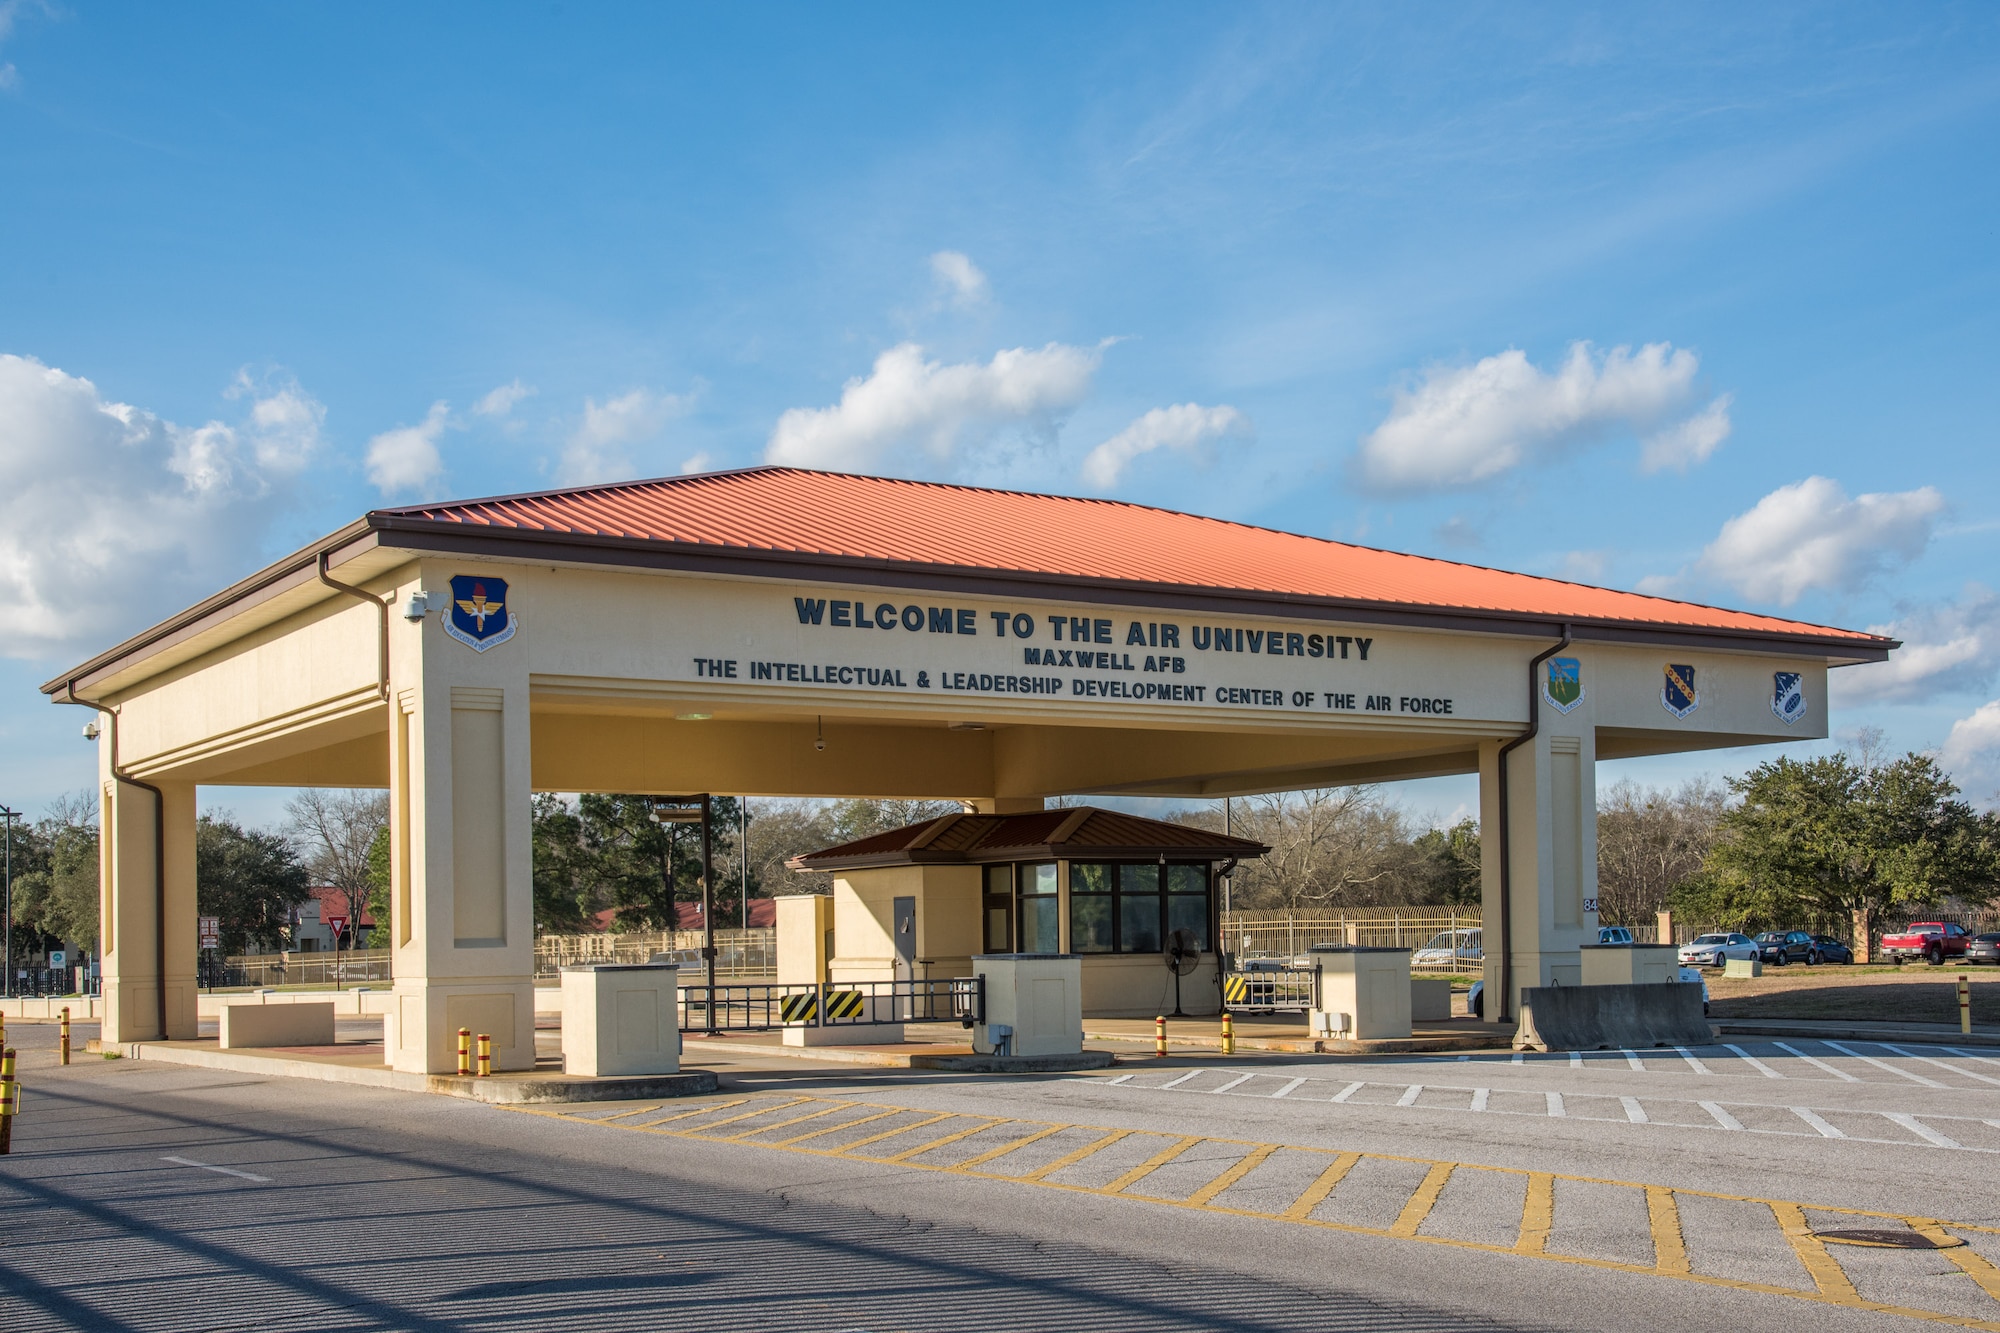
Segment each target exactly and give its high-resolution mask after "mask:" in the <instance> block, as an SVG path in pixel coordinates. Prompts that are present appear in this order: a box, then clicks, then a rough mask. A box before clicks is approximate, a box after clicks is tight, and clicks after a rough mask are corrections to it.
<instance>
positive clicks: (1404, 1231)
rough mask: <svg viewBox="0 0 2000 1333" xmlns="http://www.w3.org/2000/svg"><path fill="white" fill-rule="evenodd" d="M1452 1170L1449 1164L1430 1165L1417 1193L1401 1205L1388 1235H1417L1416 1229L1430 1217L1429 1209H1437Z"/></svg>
mask: <svg viewBox="0 0 2000 1333" xmlns="http://www.w3.org/2000/svg"><path fill="white" fill-rule="evenodd" d="M1452 1170H1453V1166H1452V1164H1451V1163H1450V1162H1436V1163H1433V1164H1432V1166H1431V1169H1430V1170H1428V1171H1426V1172H1424V1179H1423V1183H1422V1184H1420V1185H1418V1186H1417V1192H1416V1193H1415V1194H1412V1195H1411V1196H1410V1201H1409V1202H1408V1203H1406V1204H1404V1205H1403V1211H1402V1212H1401V1213H1400V1214H1398V1215H1397V1218H1396V1221H1395V1224H1394V1225H1392V1226H1391V1227H1390V1228H1389V1234H1390V1235H1392V1236H1414V1235H1416V1234H1417V1228H1418V1227H1421V1226H1422V1225H1423V1224H1424V1219H1425V1218H1427V1217H1429V1216H1430V1215H1431V1209H1433V1208H1435V1207H1437V1201H1438V1195H1440V1194H1442V1193H1444V1186H1445V1182H1446V1181H1448V1180H1450V1179H1451V1173H1452Z"/></svg>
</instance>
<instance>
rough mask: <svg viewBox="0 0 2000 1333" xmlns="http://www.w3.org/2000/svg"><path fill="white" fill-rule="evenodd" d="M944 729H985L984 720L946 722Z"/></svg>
mask: <svg viewBox="0 0 2000 1333" xmlns="http://www.w3.org/2000/svg"><path fill="white" fill-rule="evenodd" d="M945 730H947V731H984V730H986V724H985V723H984V722H948V723H946V724H945Z"/></svg>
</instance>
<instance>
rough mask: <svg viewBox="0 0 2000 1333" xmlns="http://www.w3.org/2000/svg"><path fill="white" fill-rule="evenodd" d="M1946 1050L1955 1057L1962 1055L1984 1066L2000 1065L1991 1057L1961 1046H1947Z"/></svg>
mask: <svg viewBox="0 0 2000 1333" xmlns="http://www.w3.org/2000/svg"><path fill="white" fill-rule="evenodd" d="M1944 1049H1945V1050H1947V1051H1950V1052H1951V1053H1952V1054H1953V1055H1962V1056H1964V1057H1965V1058H1966V1059H1968V1060H1977V1061H1979V1063H1980V1064H1983V1065H2000V1060H1995V1059H1994V1058H1993V1057H1992V1056H1990V1055H1979V1054H1976V1053H1974V1052H1972V1051H1968V1050H1966V1049H1965V1048H1964V1047H1961V1046H1947V1047H1945V1048H1944Z"/></svg>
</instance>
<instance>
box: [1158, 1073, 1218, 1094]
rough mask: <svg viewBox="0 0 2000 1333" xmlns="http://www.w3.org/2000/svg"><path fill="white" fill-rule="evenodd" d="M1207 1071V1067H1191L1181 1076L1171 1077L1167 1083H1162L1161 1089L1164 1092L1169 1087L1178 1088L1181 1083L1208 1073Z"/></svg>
mask: <svg viewBox="0 0 2000 1333" xmlns="http://www.w3.org/2000/svg"><path fill="white" fill-rule="evenodd" d="M1207 1072H1208V1071H1207V1070H1206V1069H1190V1070H1188V1071H1187V1073H1185V1074H1182V1075H1181V1076H1180V1077H1179V1078H1176V1079H1169V1080H1167V1081H1166V1082H1165V1083H1162V1084H1161V1085H1160V1090H1161V1091H1163V1092H1164V1091H1165V1090H1166V1089H1168V1088H1178V1087H1179V1086H1180V1085H1181V1084H1183V1083H1185V1082H1187V1081H1188V1080H1189V1079H1191V1078H1200V1077H1201V1076H1202V1075H1203V1074H1206V1073H1207Z"/></svg>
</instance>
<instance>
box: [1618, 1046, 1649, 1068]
mask: <svg viewBox="0 0 2000 1333" xmlns="http://www.w3.org/2000/svg"><path fill="white" fill-rule="evenodd" d="M1621 1054H1623V1055H1624V1057H1625V1063H1626V1064H1628V1065H1630V1066H1632V1068H1634V1069H1636V1070H1638V1071H1639V1072H1640V1073H1642V1074H1643V1073H1645V1072H1646V1066H1645V1065H1643V1064H1641V1063H1640V1061H1639V1053H1638V1052H1637V1051H1624V1052H1621Z"/></svg>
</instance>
